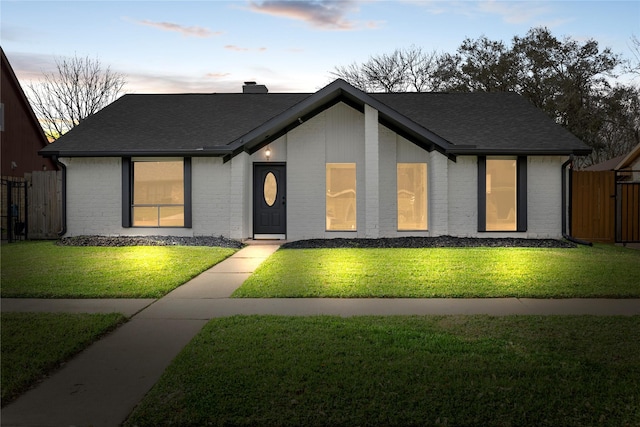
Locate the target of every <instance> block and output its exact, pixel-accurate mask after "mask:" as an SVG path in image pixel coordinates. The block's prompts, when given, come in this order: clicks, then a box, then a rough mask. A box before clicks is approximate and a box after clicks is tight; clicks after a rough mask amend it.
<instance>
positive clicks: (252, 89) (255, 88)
mask: <svg viewBox="0 0 640 427" xmlns="http://www.w3.org/2000/svg"><path fill="white" fill-rule="evenodd" d="M268 92H269V89H267V87H266V86H265V85H258V84H256V82H244V86H242V93H268Z"/></svg>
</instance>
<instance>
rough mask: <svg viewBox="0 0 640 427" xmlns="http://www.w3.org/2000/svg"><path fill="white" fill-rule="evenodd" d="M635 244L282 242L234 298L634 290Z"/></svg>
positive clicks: (637, 287)
mask: <svg viewBox="0 0 640 427" xmlns="http://www.w3.org/2000/svg"><path fill="white" fill-rule="evenodd" d="M638 266H640V251H634V250H632V249H626V248H620V247H616V246H611V245H596V246H594V247H585V246H581V247H579V248H576V249H539V248H436V249H281V250H279V251H277V252H276V253H275V254H274V255H273V256H271V258H269V259H268V260H267V261H266V262H265V263H263V264H262V265H261V266H260V267H259V268H258V269H257V270H256V271H255V273H254V274H253V275H252V276H251V277H250V278H249V279H248V280H247V281H246V282H245V283H244V284H243V285H242V286H241V287H240V288H239V289H237V290H236V291H235V292H234V294H233V296H234V297H253V298H255V297H262V298H266V297H345V298H347V297H355V298H357V297H424V298H429V297H534V298H549V297H560V298H568V297H638V296H640V267H638Z"/></svg>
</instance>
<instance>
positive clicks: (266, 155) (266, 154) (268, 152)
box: [264, 147, 271, 160]
mask: <svg viewBox="0 0 640 427" xmlns="http://www.w3.org/2000/svg"><path fill="white" fill-rule="evenodd" d="M264 155H265V157H266V158H267V160H269V158H270V157H271V148H269V147H267V149H266V151H265V152H264Z"/></svg>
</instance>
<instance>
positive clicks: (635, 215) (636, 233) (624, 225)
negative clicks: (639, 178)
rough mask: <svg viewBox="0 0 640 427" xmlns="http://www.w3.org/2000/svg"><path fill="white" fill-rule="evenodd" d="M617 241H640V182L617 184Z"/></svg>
mask: <svg viewBox="0 0 640 427" xmlns="http://www.w3.org/2000/svg"><path fill="white" fill-rule="evenodd" d="M616 217H617V220H616V242H620V243H628V242H640V182H618V183H617V185H616Z"/></svg>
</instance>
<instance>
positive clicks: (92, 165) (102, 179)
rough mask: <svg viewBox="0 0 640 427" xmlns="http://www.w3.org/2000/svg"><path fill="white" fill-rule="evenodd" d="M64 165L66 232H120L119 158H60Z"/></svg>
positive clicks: (112, 233)
mask: <svg viewBox="0 0 640 427" xmlns="http://www.w3.org/2000/svg"><path fill="white" fill-rule="evenodd" d="M61 160H62V162H63V163H64V164H65V165H66V166H67V234H66V236H80V235H94V234H102V235H118V234H122V232H123V229H122V216H121V215H122V210H121V205H122V202H121V201H122V180H121V171H122V169H121V168H122V166H121V161H120V159H119V158H64V159H61Z"/></svg>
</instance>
